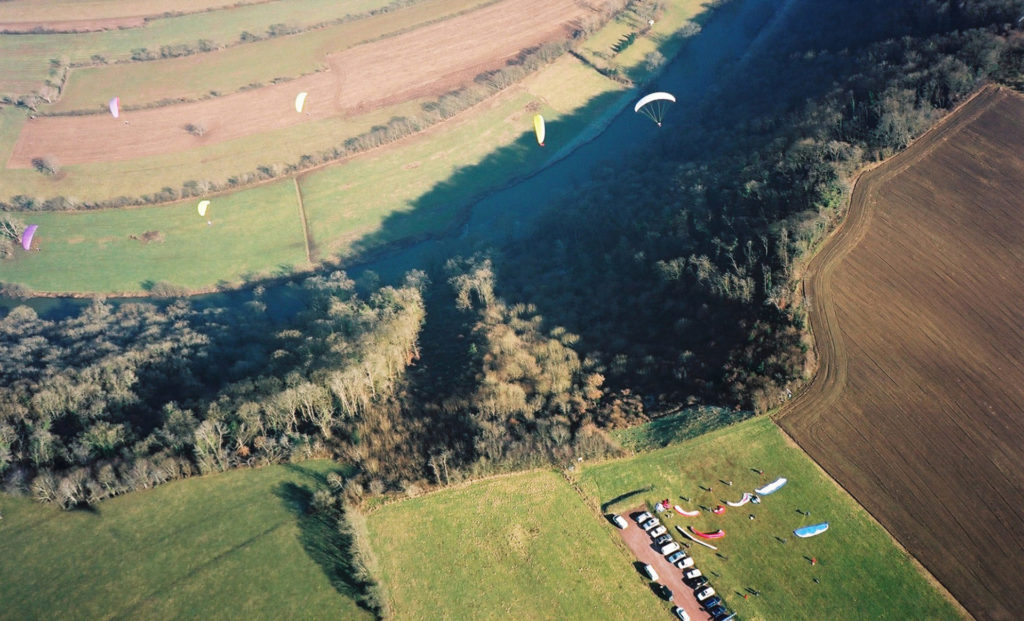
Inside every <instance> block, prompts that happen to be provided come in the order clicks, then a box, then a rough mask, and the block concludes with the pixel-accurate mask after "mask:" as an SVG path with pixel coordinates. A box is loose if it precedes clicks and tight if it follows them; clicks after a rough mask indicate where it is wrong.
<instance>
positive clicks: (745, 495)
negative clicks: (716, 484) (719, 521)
mask: <svg viewBox="0 0 1024 621" xmlns="http://www.w3.org/2000/svg"><path fill="white" fill-rule="evenodd" d="M750 499H751V495H750V492H743V498H740V501H739V502H729V501H728V500H726V501H725V504H727V505H729V506H730V507H742V506H743V505H745V504H747V503H748V502H750Z"/></svg>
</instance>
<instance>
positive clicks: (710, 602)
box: [700, 595, 722, 610]
mask: <svg viewBox="0 0 1024 621" xmlns="http://www.w3.org/2000/svg"><path fill="white" fill-rule="evenodd" d="M721 603H722V598H721V597H719V596H717V595H715V596H714V597H711V598H709V599H706V600H704V601H703V602H701V603H700V606H701V608H703V609H704V610H708V609H709V608H714V607H715V606H718V605H719V604H721Z"/></svg>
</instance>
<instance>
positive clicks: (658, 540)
mask: <svg viewBox="0 0 1024 621" xmlns="http://www.w3.org/2000/svg"><path fill="white" fill-rule="evenodd" d="M669 541H675V539H673V538H672V535H662V536H660V537H655V538H654V543H655V544H656V545H659V546H663V545H665V544H666V543H668V542H669Z"/></svg>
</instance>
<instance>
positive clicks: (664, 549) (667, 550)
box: [658, 541, 679, 556]
mask: <svg viewBox="0 0 1024 621" xmlns="http://www.w3.org/2000/svg"><path fill="white" fill-rule="evenodd" d="M678 551H679V542H678V541H670V542H668V543H666V544H665V545H663V546H661V549H659V550H658V552H661V554H662V556H668V555H669V554H672V553H673V552H678Z"/></svg>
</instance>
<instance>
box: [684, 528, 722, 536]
mask: <svg viewBox="0 0 1024 621" xmlns="http://www.w3.org/2000/svg"><path fill="white" fill-rule="evenodd" d="M690 531H692V532H693V534H694V535H697V536H698V537H703V538H704V539H721V538H722V537H725V531H724V530H722V529H721V528H719V529H718V530H716V531H715V532H713V533H702V532H701V531H699V530H697V529H696V528H694V527H692V526H691V527H690Z"/></svg>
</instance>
